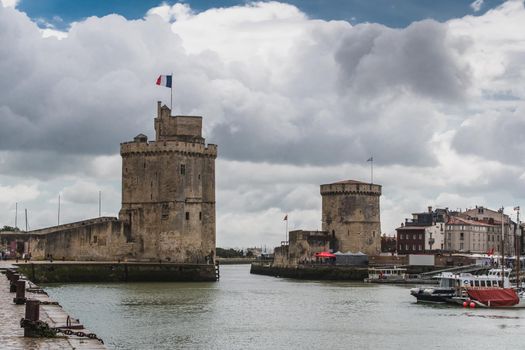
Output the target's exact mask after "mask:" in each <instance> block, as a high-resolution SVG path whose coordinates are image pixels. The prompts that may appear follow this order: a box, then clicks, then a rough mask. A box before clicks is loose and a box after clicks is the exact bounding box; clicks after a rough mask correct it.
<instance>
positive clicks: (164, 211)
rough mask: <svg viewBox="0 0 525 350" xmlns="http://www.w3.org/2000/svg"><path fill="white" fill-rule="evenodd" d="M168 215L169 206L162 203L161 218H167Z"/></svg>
mask: <svg viewBox="0 0 525 350" xmlns="http://www.w3.org/2000/svg"><path fill="white" fill-rule="evenodd" d="M169 217H170V206H169V204H167V203H164V204H162V211H161V217H160V219H161V220H168V219H169Z"/></svg>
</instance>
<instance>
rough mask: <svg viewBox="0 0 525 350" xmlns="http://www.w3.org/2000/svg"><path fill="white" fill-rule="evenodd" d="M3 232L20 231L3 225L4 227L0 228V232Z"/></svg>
mask: <svg viewBox="0 0 525 350" xmlns="http://www.w3.org/2000/svg"><path fill="white" fill-rule="evenodd" d="M4 231H20V229H19V228H14V227H13V226H7V225H4V227H2V228H0V232H4Z"/></svg>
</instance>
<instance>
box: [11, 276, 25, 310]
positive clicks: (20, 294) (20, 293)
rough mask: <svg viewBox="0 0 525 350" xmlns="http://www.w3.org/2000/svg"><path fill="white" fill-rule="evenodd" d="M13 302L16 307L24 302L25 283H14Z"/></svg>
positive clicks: (21, 281)
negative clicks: (14, 294)
mask: <svg viewBox="0 0 525 350" xmlns="http://www.w3.org/2000/svg"><path fill="white" fill-rule="evenodd" d="M13 302H14V303H15V304H17V305H22V304H24V303H25V302H26V281H24V280H18V281H16V297H15V298H14V299H13Z"/></svg>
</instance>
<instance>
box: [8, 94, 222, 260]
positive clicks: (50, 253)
mask: <svg viewBox="0 0 525 350" xmlns="http://www.w3.org/2000/svg"><path fill="white" fill-rule="evenodd" d="M154 128H155V133H156V137H155V141H148V138H147V136H146V135H144V134H139V135H137V136H136V137H135V138H134V139H133V141H130V142H124V143H122V144H121V145H120V154H121V156H122V207H121V210H120V212H119V217H118V218H115V217H101V218H95V219H89V220H84V221H80V222H75V223H69V224H65V225H59V226H54V227H49V228H44V229H39V230H34V231H29V232H16V233H8V234H4V235H2V234H1V233H0V239H1V241H2V245H3V246H5V247H8V248H9V250H10V251H11V250H12V249H14V251H11V254H12V255H14V254H16V253H18V254H19V255H22V254H23V253H26V254H27V253H31V255H32V258H33V259H48V258H50V257H53V258H54V259H64V260H97V261H104V260H106V261H107V260H117V259H118V260H129V261H169V262H172V263H185V264H188V263H191V264H205V263H213V262H214V260H215V159H216V157H217V146H216V145H213V144H206V143H205V139H204V138H203V137H202V117H198V116H171V110H170V109H169V108H168V107H166V106H161V103H160V102H158V104H157V116H156V118H155V119H154Z"/></svg>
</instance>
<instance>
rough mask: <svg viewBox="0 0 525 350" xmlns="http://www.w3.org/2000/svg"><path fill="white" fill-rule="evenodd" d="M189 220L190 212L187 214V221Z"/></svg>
mask: <svg viewBox="0 0 525 350" xmlns="http://www.w3.org/2000/svg"><path fill="white" fill-rule="evenodd" d="M189 219H190V212H189V211H187V212H186V220H189Z"/></svg>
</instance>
